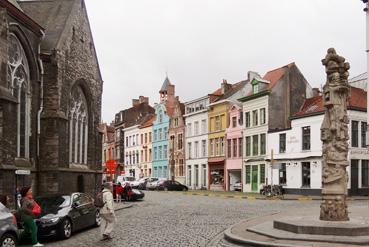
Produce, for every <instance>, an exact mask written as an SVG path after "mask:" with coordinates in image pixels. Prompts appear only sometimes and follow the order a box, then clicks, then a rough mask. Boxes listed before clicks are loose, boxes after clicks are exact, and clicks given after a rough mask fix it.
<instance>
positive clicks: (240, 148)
mask: <svg viewBox="0 0 369 247" xmlns="http://www.w3.org/2000/svg"><path fill="white" fill-rule="evenodd" d="M242 143H243V142H242V138H238V157H242V149H243V145H242Z"/></svg>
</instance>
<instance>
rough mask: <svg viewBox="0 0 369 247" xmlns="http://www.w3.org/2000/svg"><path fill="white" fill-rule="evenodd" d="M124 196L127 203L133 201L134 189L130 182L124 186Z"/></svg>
mask: <svg viewBox="0 0 369 247" xmlns="http://www.w3.org/2000/svg"><path fill="white" fill-rule="evenodd" d="M124 196H125V198H124V199H125V200H126V201H130V200H131V196H132V187H131V184H130V183H129V182H126V185H125V186H124Z"/></svg>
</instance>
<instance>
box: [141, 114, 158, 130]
mask: <svg viewBox="0 0 369 247" xmlns="http://www.w3.org/2000/svg"><path fill="white" fill-rule="evenodd" d="M155 120H156V115H152V117H151V118H149V119H148V120H147V121H146V122H144V123H142V124H141V126H140V129H143V128H147V127H150V126H152V125H153V123H154V122H155Z"/></svg>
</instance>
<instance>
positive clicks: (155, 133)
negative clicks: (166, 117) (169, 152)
mask: <svg viewBox="0 0 369 247" xmlns="http://www.w3.org/2000/svg"><path fill="white" fill-rule="evenodd" d="M157 140H158V131H157V130H154V141H157Z"/></svg>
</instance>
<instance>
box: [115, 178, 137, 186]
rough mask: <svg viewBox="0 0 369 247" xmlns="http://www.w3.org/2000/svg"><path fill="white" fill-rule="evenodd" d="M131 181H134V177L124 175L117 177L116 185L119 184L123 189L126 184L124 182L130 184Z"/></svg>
mask: <svg viewBox="0 0 369 247" xmlns="http://www.w3.org/2000/svg"><path fill="white" fill-rule="evenodd" d="M133 181H135V177H130V176H124V175H123V176H118V177H117V183H121V184H122V186H123V187H124V185H125V184H126V182H129V183H131V182H133Z"/></svg>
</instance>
